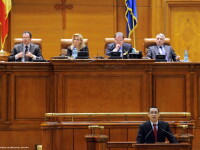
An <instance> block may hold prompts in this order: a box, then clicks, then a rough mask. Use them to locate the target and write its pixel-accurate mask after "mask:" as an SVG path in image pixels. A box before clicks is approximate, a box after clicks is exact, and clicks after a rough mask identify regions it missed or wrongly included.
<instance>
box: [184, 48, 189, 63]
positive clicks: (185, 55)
mask: <svg viewBox="0 0 200 150" xmlns="http://www.w3.org/2000/svg"><path fill="white" fill-rule="evenodd" d="M183 61H184V62H188V51H187V50H184V60H183Z"/></svg>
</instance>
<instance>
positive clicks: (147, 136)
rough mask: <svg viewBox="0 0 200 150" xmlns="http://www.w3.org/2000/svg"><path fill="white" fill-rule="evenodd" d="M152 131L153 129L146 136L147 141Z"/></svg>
mask: <svg viewBox="0 0 200 150" xmlns="http://www.w3.org/2000/svg"><path fill="white" fill-rule="evenodd" d="M152 131H153V129H151V130H150V131H149V133H148V134H147V135H146V136H145V140H146V139H147V137H148V136H149V134H150V133H151V132H152Z"/></svg>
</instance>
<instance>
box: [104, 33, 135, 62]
mask: <svg viewBox="0 0 200 150" xmlns="http://www.w3.org/2000/svg"><path fill="white" fill-rule="evenodd" d="M114 38H115V42H114V43H111V44H108V46H107V48H106V55H108V56H110V53H111V52H121V57H122V58H127V55H128V54H129V53H131V51H132V45H131V44H128V43H124V34H123V33H122V32H117V33H116V34H115V36H114Z"/></svg>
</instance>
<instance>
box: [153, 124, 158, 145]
mask: <svg viewBox="0 0 200 150" xmlns="http://www.w3.org/2000/svg"><path fill="white" fill-rule="evenodd" d="M153 132H154V136H155V142H157V129H156V124H153Z"/></svg>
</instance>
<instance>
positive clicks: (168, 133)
mask: <svg viewBox="0 0 200 150" xmlns="http://www.w3.org/2000/svg"><path fill="white" fill-rule="evenodd" d="M158 127H159V128H160V129H161V130H162V131H164V132H165V133H167V134H169V135H171V136H173V137H175V136H174V135H173V134H172V133H170V132H168V131H166V130H164V129H163V128H162V127H161V126H159V125H158ZM175 138H176V137H175Z"/></svg>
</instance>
